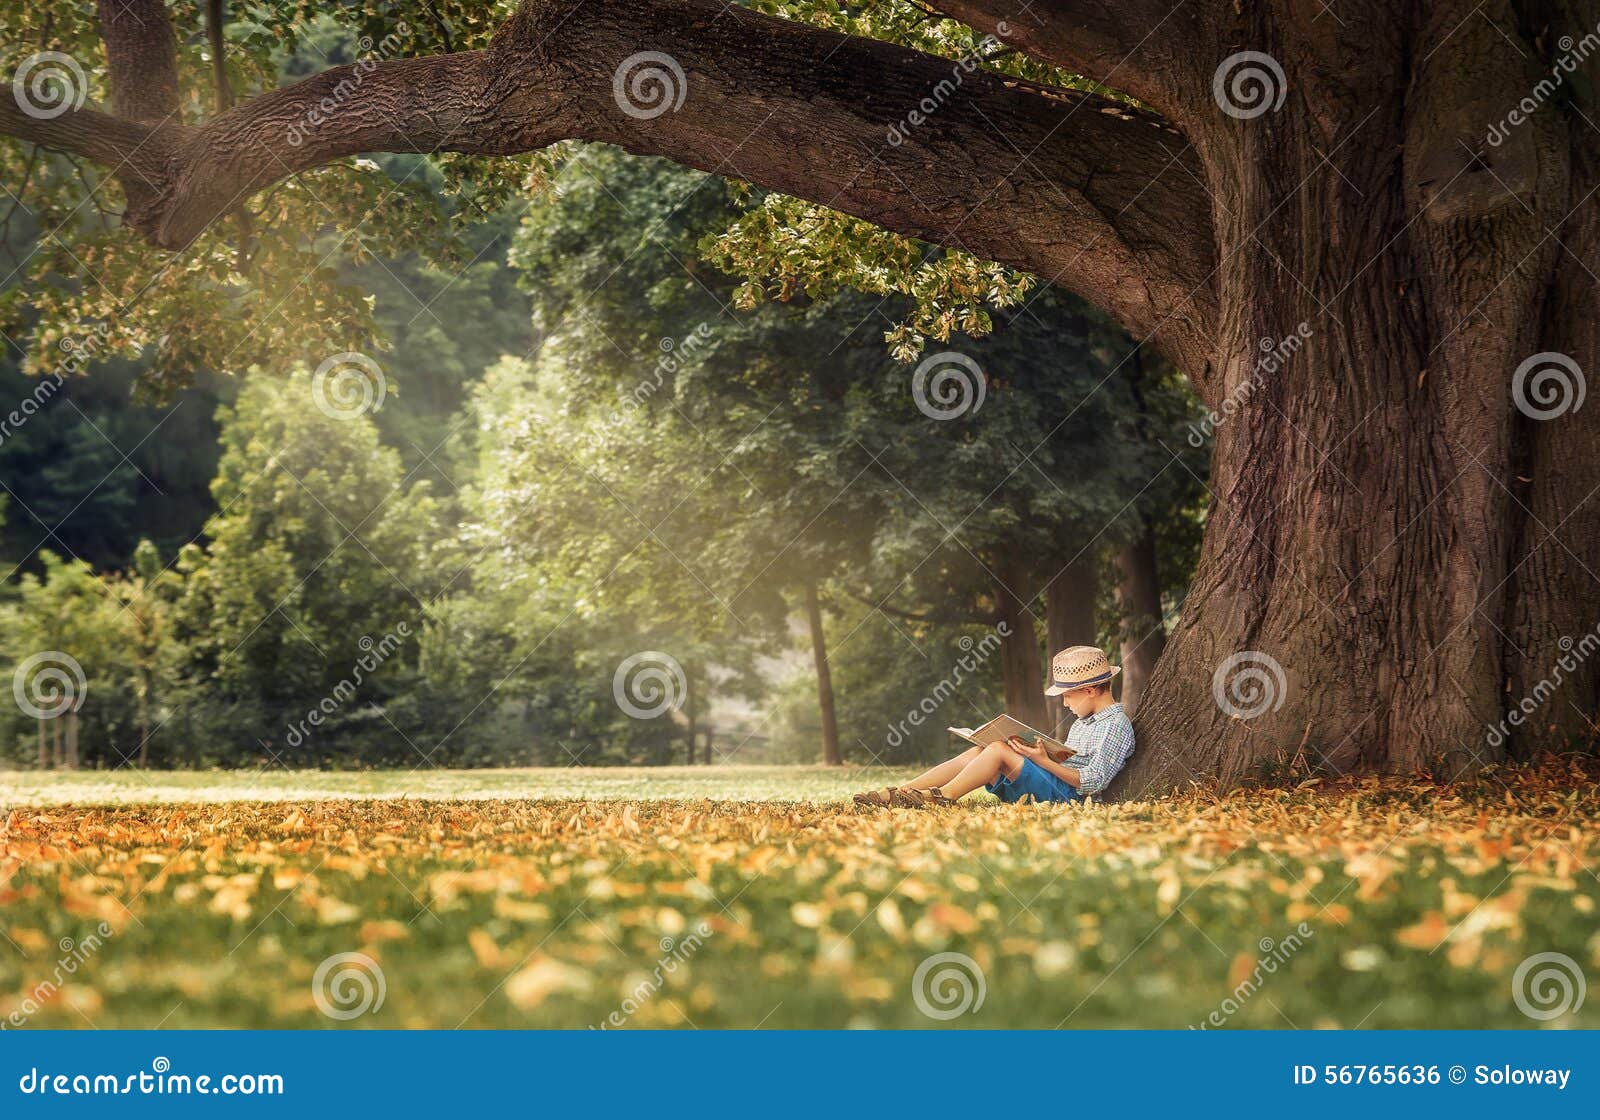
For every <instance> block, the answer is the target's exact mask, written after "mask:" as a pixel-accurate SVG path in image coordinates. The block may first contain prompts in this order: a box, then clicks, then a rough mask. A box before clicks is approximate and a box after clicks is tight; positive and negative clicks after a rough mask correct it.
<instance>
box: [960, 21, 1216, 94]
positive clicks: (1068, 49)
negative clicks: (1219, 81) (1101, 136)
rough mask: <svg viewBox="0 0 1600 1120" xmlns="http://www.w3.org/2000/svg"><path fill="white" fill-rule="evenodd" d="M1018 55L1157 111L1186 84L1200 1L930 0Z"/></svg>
mask: <svg viewBox="0 0 1600 1120" xmlns="http://www.w3.org/2000/svg"><path fill="white" fill-rule="evenodd" d="M931 3H932V6H933V7H934V8H935V9H937V10H938V11H940V12H943V13H944V14H945V15H947V16H949V17H950V18H951V19H954V20H959V21H960V22H962V23H964V24H966V25H967V26H969V27H975V28H977V29H978V30H979V31H983V32H985V33H987V34H990V35H993V36H994V37H995V38H997V39H999V40H1001V41H1002V42H1004V43H1005V44H1006V45H1007V46H1009V47H1013V48H1015V49H1016V50H1019V51H1021V52H1022V53H1023V54H1025V55H1028V56H1030V57H1032V58H1036V59H1038V60H1040V61H1041V62H1048V63H1049V64H1050V65H1052V66H1058V67H1060V68H1061V69H1063V70H1070V71H1072V72H1073V73H1074V74H1081V75H1082V76H1083V77H1085V78H1088V79H1090V80H1091V81H1095V82H1098V83H1100V84H1101V85H1102V86H1105V87H1107V88H1108V89H1115V90H1120V91H1122V92H1124V93H1127V94H1128V95H1130V96H1132V97H1136V98H1138V99H1139V100H1140V101H1142V102H1143V103H1145V104H1146V105H1154V106H1156V107H1158V108H1161V109H1162V110H1163V111H1170V109H1169V106H1170V105H1171V104H1172V103H1173V102H1174V100H1175V99H1176V98H1175V81H1174V80H1175V79H1177V78H1179V76H1180V75H1181V76H1182V80H1183V81H1185V82H1188V81H1189V79H1190V75H1189V73H1188V71H1189V69H1190V64H1189V59H1190V57H1191V55H1192V53H1193V49H1194V43H1195V42H1196V37H1197V35H1196V32H1197V27H1198V24H1199V21H1200V18H1201V9H1202V8H1203V5H1201V4H1198V3H1196V2H1195V0H1189V2H1187V3H1172V2H1171V0H1033V2H1032V3H1029V4H1023V5H1018V4H1017V3H1016V2H1015V0H931Z"/></svg>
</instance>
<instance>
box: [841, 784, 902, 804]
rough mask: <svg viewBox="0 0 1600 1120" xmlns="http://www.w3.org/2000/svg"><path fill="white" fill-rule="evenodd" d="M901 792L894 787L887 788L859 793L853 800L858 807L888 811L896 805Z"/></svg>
mask: <svg viewBox="0 0 1600 1120" xmlns="http://www.w3.org/2000/svg"><path fill="white" fill-rule="evenodd" d="M899 793H900V790H899V789H897V788H895V787H894V786H885V787H884V788H883V789H871V790H868V791H867V792H866V793H858V794H856V795H855V797H854V798H852V800H853V801H855V803H856V804H857V805H862V806H865V807H867V808H870V809H887V808H889V807H890V806H892V805H894V804H895V798H896V796H897V795H898V794H899Z"/></svg>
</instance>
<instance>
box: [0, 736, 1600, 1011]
mask: <svg viewBox="0 0 1600 1120" xmlns="http://www.w3.org/2000/svg"><path fill="white" fill-rule="evenodd" d="M877 776H878V777H881V775H877ZM104 777H105V776H101V780H102V781H103V780H104ZM151 777H152V778H153V779H154V780H155V781H156V782H157V784H158V788H159V790H160V791H161V792H160V796H162V797H166V796H168V795H169V794H173V792H174V791H178V790H186V791H188V794H189V796H190V797H191V798H198V797H200V796H202V795H203V796H205V797H210V798H216V797H219V796H223V795H224V793H230V794H232V795H235V796H255V797H262V796H270V795H274V794H269V793H268V792H267V791H266V790H265V789H264V788H263V784H264V783H266V782H268V781H282V782H283V783H285V784H283V785H282V786H278V787H274V793H275V795H278V796H289V795H292V794H293V793H295V792H296V791H298V790H301V789H315V790H316V791H317V795H318V796H321V797H325V796H326V795H327V794H328V793H331V792H333V791H334V790H337V791H338V792H339V793H340V794H342V795H344V798H345V799H342V800H327V799H323V800H295V801H293V802H292V803H284V802H274V803H262V802H228V803H215V802H213V803H210V804H202V803H198V802H197V801H196V802H194V803H190V804H182V805H161V806H154V805H149V804H125V805H116V804H113V805H101V806H88V805H85V804H78V805H72V806H66V805H34V806H24V807H20V808H12V809H10V810H8V811H6V812H5V815H4V816H0V934H3V935H4V936H3V937H0V1022H5V1023H7V1024H8V1025H18V1024H22V1025H32V1026H54V1027H71V1026H78V1027H88V1026H91V1025H92V1026H97V1027H153V1026H157V1025H165V1026H170V1027H201V1026H204V1027H212V1026H257V1027H264V1026H291V1027H405V1026H429V1027H455V1026H465V1027H513V1026H571V1027H586V1026H589V1025H591V1024H593V1025H600V1024H602V1023H604V1022H606V1021H607V1020H608V1018H610V1017H612V1016H615V1018H614V1019H611V1022H612V1023H613V1025H614V1024H616V1023H625V1024H626V1025H629V1026H672V1025H690V1024H692V1025H694V1026H698V1027H702V1028H709V1027H755V1026H766V1027H810V1026H882V1027H929V1026H941V1025H946V1024H948V1025H951V1026H966V1027H1016V1026H1030V1027H1056V1026H1065V1027H1100V1026H1130V1025H1132V1026H1151V1027H1177V1028H1182V1027H1186V1026H1190V1025H1201V1024H1202V1023H1209V1025H1212V1026H1216V1025H1226V1026H1228V1027H1287V1026H1289V1025H1291V1024H1293V1025H1296V1026H1301V1027H1332V1026H1344V1027H1353V1026H1357V1025H1362V1026H1367V1027H1480V1026H1506V1027H1540V1026H1589V1027H1594V1026H1600V1015H1597V1014H1596V1012H1595V1009H1594V1007H1593V1006H1592V1005H1589V1004H1587V1003H1580V1002H1579V999H1578V993H1579V985H1580V983H1581V984H1582V985H1583V986H1584V987H1586V985H1587V977H1586V976H1585V974H1586V973H1592V972H1595V971H1596V970H1597V964H1600V937H1597V935H1596V929H1597V920H1596V912H1595V908H1596V903H1597V902H1600V880H1597V879H1596V877H1595V874H1594V870H1595V869H1596V867H1597V858H1600V851H1597V849H1600V829H1596V827H1595V826H1596V823H1597V822H1596V817H1597V816H1600V798H1597V797H1596V793H1597V792H1600V791H1597V788H1596V774H1595V772H1594V771H1593V770H1588V769H1579V768H1577V767H1576V766H1574V768H1573V769H1571V770H1563V771H1557V770H1552V769H1547V770H1545V771H1544V772H1542V773H1502V774H1500V775H1493V776H1490V777H1487V778H1484V779H1481V780H1480V781H1478V782H1477V783H1475V784H1473V785H1472V786H1470V787H1461V788H1445V787H1437V786H1432V785H1428V784H1423V783H1411V782H1405V781H1393V782H1385V783H1379V782H1375V781H1374V782H1366V783H1360V784H1352V785H1350V786H1348V787H1346V788H1341V789H1337V790H1321V789H1317V788H1311V789H1304V790H1299V791H1293V792H1282V791H1271V792H1255V793H1237V794H1234V795H1230V796H1228V797H1226V798H1223V799H1220V800H1218V799H1216V798H1212V797H1209V796H1205V795H1194V796H1190V797H1185V798H1181V799H1177V800H1173V801H1168V802H1160V803H1153V804H1131V805H1120V806H1108V807H1102V806H1089V807H1083V806H1045V807H1031V806H1030V807H1021V808H1012V807H1005V806H1000V805H998V804H995V803H993V802H988V803H974V804H972V805H962V806H960V807H958V808H955V809H950V810H936V811H930V812H923V813H918V812H914V811H907V810H892V811H882V812H874V813H857V812H854V811H852V810H850V809H848V808H845V807H843V806H841V805H838V804H823V803H817V802H806V801H805V800H803V799H806V798H817V797H829V796H834V795H836V794H837V793H838V792H840V791H841V789H849V788H855V787H856V786H858V785H860V784H864V783H863V781H862V774H861V772H859V771H857V772H853V773H851V774H846V775H839V774H830V773H828V772H824V771H814V770H798V771H780V770H776V769H742V768H740V769H736V768H726V769H722V768H710V769H708V770H704V771H702V770H696V771H694V772H692V773H691V772H689V771H686V770H677V771H655V770H651V771H577V770H570V771H529V772H505V771H501V772H472V773H467V774H439V773H432V774H427V775H417V776H415V777H414V778H408V777H407V776H404V775H394V774H388V775H373V774H364V775H288V776H279V777H278V778H273V777H272V776H270V775H263V776H262V777H260V778H255V779H251V781H254V782H256V783H257V784H256V785H255V786H249V787H247V786H241V785H235V784H234V783H235V782H236V781H238V780H240V779H239V778H238V776H235V775H152V776H151ZM130 780H131V781H133V782H140V781H141V779H140V777H139V776H137V775H135V776H133V777H132V778H131V779H129V778H127V777H124V778H122V779H121V787H119V789H118V790H117V797H119V798H122V799H127V798H129V797H133V796H136V795H135V794H134V793H133V792H132V790H131V789H130V788H122V787H127V784H128V782H129V781H130ZM191 781H192V782H193V784H192V785H191V784H189V783H190V782H191ZM302 782H303V783H306V784H305V785H296V784H295V783H302ZM519 782H521V783H523V784H524V789H523V795H524V796H527V795H528V794H530V793H537V794H539V795H540V796H547V797H550V798H553V799H552V800H541V801H529V800H507V799H502V798H505V797H507V796H509V790H510V788H511V787H512V786H514V785H515V784H516V783H519ZM678 782H686V783H726V784H722V785H713V786H711V787H707V786H705V785H698V786H697V787H696V788H697V790H698V791H702V792H709V791H710V789H712V788H714V789H717V790H719V791H721V793H726V792H729V791H736V792H737V793H739V794H742V795H747V796H761V797H768V798H780V797H785V796H787V797H788V798H791V799H794V801H795V802H796V803H778V802H768V803H752V802H747V801H716V800H706V799H690V800H641V799H640V798H642V797H644V796H647V795H650V794H655V795H661V796H665V795H666V793H668V792H672V791H676V790H679V789H681V788H683V787H680V786H677V785H675V784H674V783H678ZM359 783H370V785H364V786H363V785H359ZM412 783H415V784H417V785H418V786H420V787H421V788H422V789H423V790H426V791H427V792H428V793H429V794H433V795H437V794H439V793H441V792H444V791H445V788H446V787H447V788H448V789H449V791H450V792H452V793H454V794H455V795H457V796H458V797H461V798H472V797H477V798H487V799H486V800H475V801H468V800H459V799H457V800H413V799H406V800H353V799H350V798H351V797H353V796H355V795H358V794H361V793H378V794H392V793H397V792H399V791H400V790H401V789H409V788H411V787H412ZM19 790H21V791H26V792H25V794H24V796H26V797H28V798H30V799H35V800H58V799H60V798H62V797H71V798H73V799H74V800H77V801H80V802H82V801H86V800H88V799H89V798H90V797H92V796H93V797H96V799H100V800H104V799H105V798H103V797H99V796H98V794H103V793H104V792H105V791H104V790H103V789H102V788H101V787H99V786H97V785H96V784H95V782H94V776H92V775H72V776H67V777H65V778H62V779H55V778H36V777H34V776H29V775H4V776H3V778H0V791H3V792H0V796H4V797H6V798H7V799H8V800H7V801H6V802H5V804H9V805H15V804H16V798H17V795H18V792H19ZM579 792H582V793H584V794H585V796H588V797H592V798H608V799H607V800H582V801H580V800H571V799H569V798H571V797H573V796H574V795H576V794H578V793H579ZM721 793H719V796H720V795H721ZM149 796H151V797H154V796H156V794H155V793H154V792H151V793H150V795H149ZM628 798H632V800H629V799H628ZM352 954H359V956H355V955H352ZM66 962H71V963H70V967H66ZM1525 962H1531V963H1525ZM1519 967H1521V968H1522V972H1521V975H1520V977H1519V976H1518V970H1519ZM319 970H320V974H319ZM1562 980H1565V982H1566V983H1565V988H1563V987H1562ZM380 988H381V993H382V999H381V1004H380V1002H379V999H378V996H379V991H380ZM980 991H981V994H982V999H981V1002H980V1000H979V993H980ZM963 1008H964V1010H963ZM951 1012H954V1013H955V1014H954V1017H952V1018H941V1017H939V1016H943V1015H946V1014H949V1013H951ZM1552 1013H1553V1014H1552ZM347 1015H349V1016H351V1017H348V1018H346V1017H344V1016H347ZM1543 1016H1550V1017H1549V1018H1544V1017H1543Z"/></svg>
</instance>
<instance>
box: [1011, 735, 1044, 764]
mask: <svg viewBox="0 0 1600 1120" xmlns="http://www.w3.org/2000/svg"><path fill="white" fill-rule="evenodd" d="M1006 745H1007V746H1008V747H1010V748H1011V749H1012V750H1014V751H1016V752H1017V753H1018V754H1020V755H1021V756H1022V757H1023V758H1031V759H1034V760H1035V761H1037V760H1038V759H1041V758H1044V757H1045V749H1044V748H1043V747H1041V746H1040V745H1039V744H1038V743H1030V742H1028V740H1026V739H1024V738H1023V737H1022V736H1021V735H1013V736H1011V738H1009V739H1007V740H1006Z"/></svg>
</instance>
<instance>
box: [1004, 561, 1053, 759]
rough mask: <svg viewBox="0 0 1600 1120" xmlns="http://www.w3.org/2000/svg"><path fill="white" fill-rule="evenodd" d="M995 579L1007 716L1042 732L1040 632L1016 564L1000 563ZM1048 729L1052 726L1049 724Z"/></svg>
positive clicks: (1043, 715) (1046, 719)
mask: <svg viewBox="0 0 1600 1120" xmlns="http://www.w3.org/2000/svg"><path fill="white" fill-rule="evenodd" d="M996 572H997V578H996V579H995V602H996V605H997V607H998V609H997V610H996V612H995V613H996V614H997V615H998V616H999V617H998V623H999V625H1001V626H1004V627H1005V630H1004V631H1003V632H1002V633H1001V635H1000V675H1001V677H1002V678H1003V680H1004V681H1005V689H1006V712H1007V713H1008V714H1009V715H1011V717H1012V718H1014V719H1020V720H1021V721H1022V722H1024V723H1026V724H1028V725H1029V726H1030V727H1037V728H1039V729H1040V730H1041V731H1042V730H1044V729H1045V726H1046V725H1047V724H1048V723H1049V718H1048V717H1047V716H1046V714H1045V706H1044V685H1043V681H1044V667H1043V665H1042V664H1041V663H1040V661H1039V632H1038V631H1037V630H1035V629H1034V626H1033V615H1032V614H1030V613H1029V612H1028V605H1027V604H1028V600H1027V599H1026V598H1025V597H1024V593H1023V590H1022V583H1021V573H1020V570H1019V566H1018V565H1017V563H1016V562H1015V560H1013V559H1011V558H1009V557H1008V558H1006V559H1004V560H1001V561H999V565H998V567H997V569H996ZM1051 726H1054V725H1053V724H1051Z"/></svg>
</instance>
